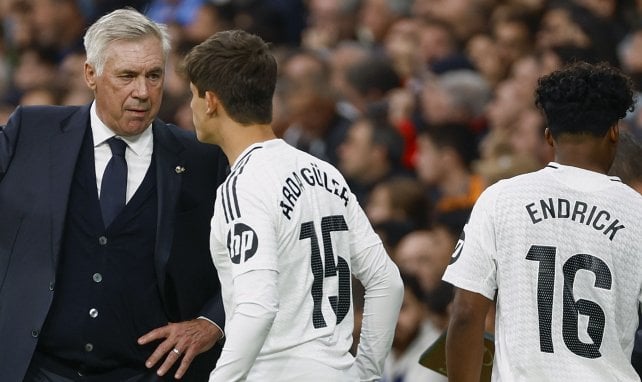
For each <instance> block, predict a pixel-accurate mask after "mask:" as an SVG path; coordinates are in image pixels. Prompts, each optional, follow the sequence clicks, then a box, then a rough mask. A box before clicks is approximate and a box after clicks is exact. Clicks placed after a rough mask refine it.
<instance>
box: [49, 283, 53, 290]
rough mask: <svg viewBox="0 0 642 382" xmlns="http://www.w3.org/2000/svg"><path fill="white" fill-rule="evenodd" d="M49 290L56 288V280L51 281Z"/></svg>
mask: <svg viewBox="0 0 642 382" xmlns="http://www.w3.org/2000/svg"><path fill="white" fill-rule="evenodd" d="M49 290H50V291H53V290H54V282H53V281H52V282H50V283H49Z"/></svg>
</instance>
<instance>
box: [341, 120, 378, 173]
mask: <svg viewBox="0 0 642 382" xmlns="http://www.w3.org/2000/svg"><path fill="white" fill-rule="evenodd" d="M372 128H373V127H372V126H371V125H370V123H369V122H368V121H364V120H359V121H357V122H355V123H354V124H353V125H352V126H351V127H350V129H349V130H348V133H347V135H346V138H345V141H344V142H343V144H341V146H340V147H339V169H340V170H341V172H342V174H343V175H344V176H345V177H346V178H352V179H355V178H359V177H360V175H362V174H363V173H364V172H366V171H367V169H368V167H369V166H371V165H372V162H371V157H372V155H371V154H372V149H373V148H372V146H373V145H372V131H371V130H372Z"/></svg>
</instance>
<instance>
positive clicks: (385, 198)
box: [365, 184, 394, 224]
mask: <svg viewBox="0 0 642 382" xmlns="http://www.w3.org/2000/svg"><path fill="white" fill-rule="evenodd" d="M391 192H392V191H391V190H390V188H388V187H386V186H385V185H383V184H380V185H378V186H375V188H373V189H372V191H371V192H370V196H368V201H367V204H366V207H365V211H366V215H367V216H368V219H369V220H370V222H371V223H372V224H379V223H383V222H385V221H389V220H391V219H392V218H393V217H394V211H393V208H392V195H391Z"/></svg>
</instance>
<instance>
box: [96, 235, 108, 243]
mask: <svg viewBox="0 0 642 382" xmlns="http://www.w3.org/2000/svg"><path fill="white" fill-rule="evenodd" d="M98 244H100V245H107V238H106V237H105V236H101V237H99V238H98Z"/></svg>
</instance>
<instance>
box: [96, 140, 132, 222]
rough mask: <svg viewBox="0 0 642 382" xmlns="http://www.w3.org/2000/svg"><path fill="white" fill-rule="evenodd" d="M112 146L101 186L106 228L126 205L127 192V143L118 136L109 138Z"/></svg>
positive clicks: (101, 201)
mask: <svg viewBox="0 0 642 382" xmlns="http://www.w3.org/2000/svg"><path fill="white" fill-rule="evenodd" d="M107 143H108V144H109V147H110V148H111V154H112V156H111V159H110V160H109V163H107V167H106V168H105V173H104V174H103V181H102V183H101V186H100V209H101V211H102V213H103V222H104V223H105V228H106V227H109V225H110V224H111V222H112V221H113V220H114V219H115V218H116V216H118V214H119V213H120V211H121V210H122V209H123V207H124V206H125V200H126V198H125V196H126V194H127V162H126V161H125V149H126V148H127V143H125V141H123V140H122V139H117V138H116V137H112V138H109V139H108V140H107Z"/></svg>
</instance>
